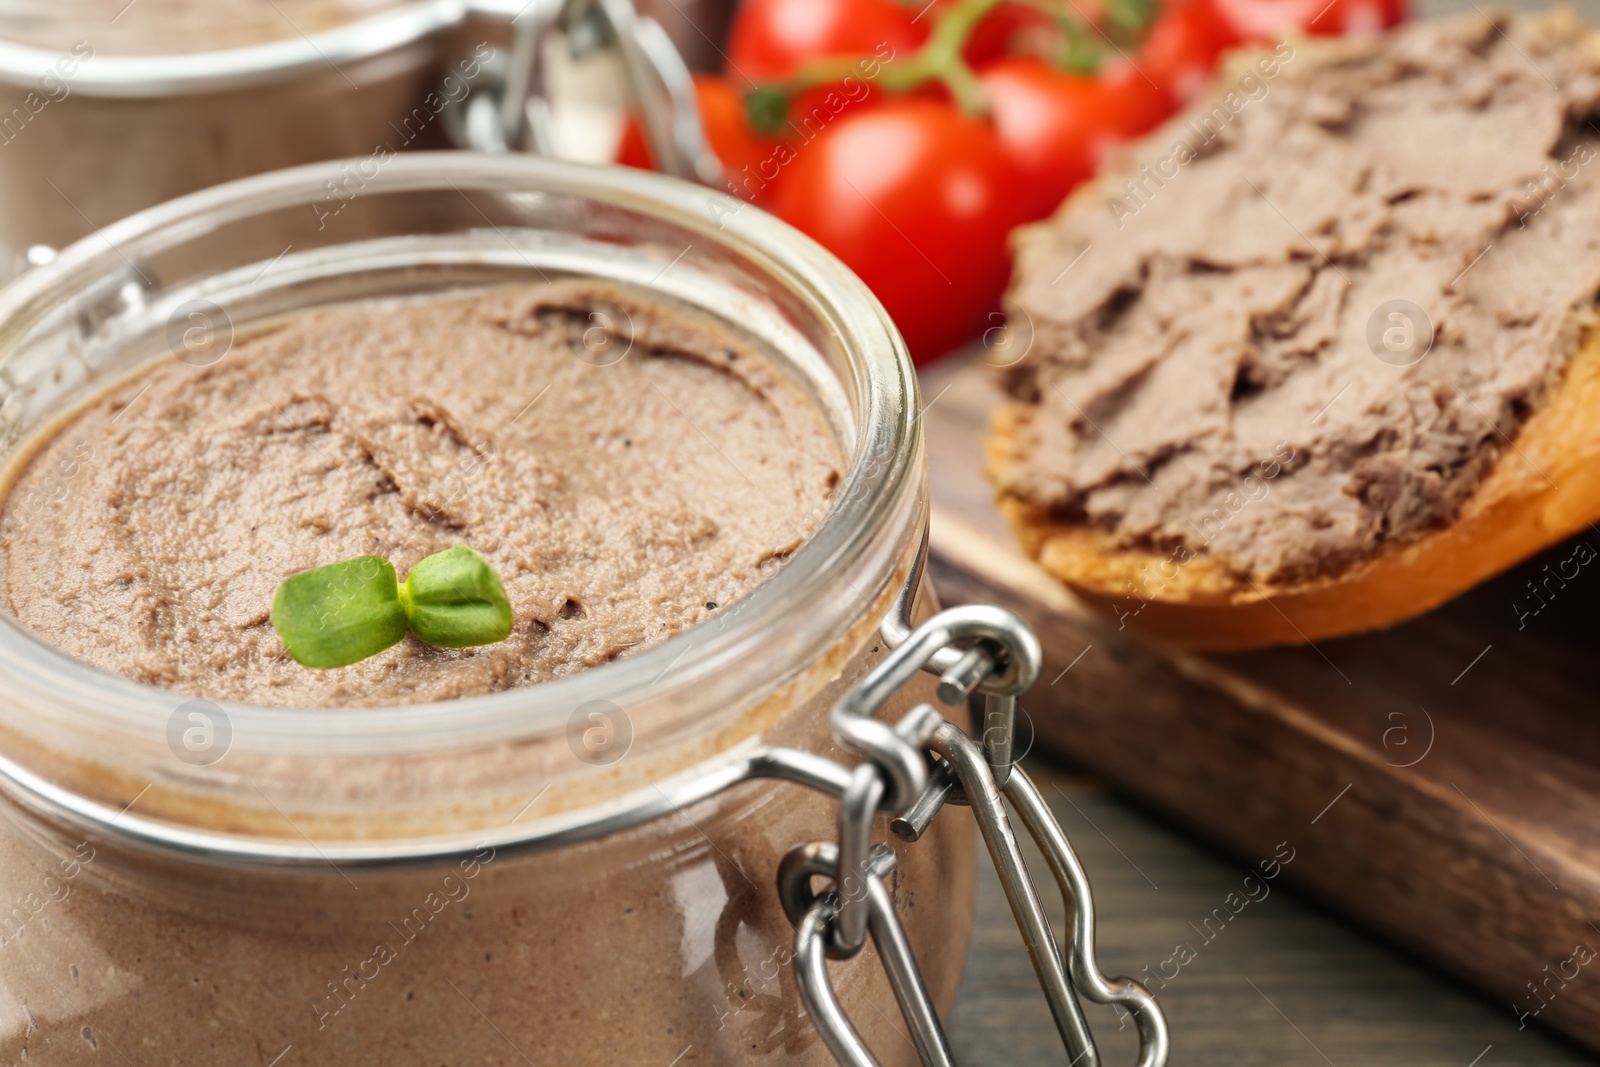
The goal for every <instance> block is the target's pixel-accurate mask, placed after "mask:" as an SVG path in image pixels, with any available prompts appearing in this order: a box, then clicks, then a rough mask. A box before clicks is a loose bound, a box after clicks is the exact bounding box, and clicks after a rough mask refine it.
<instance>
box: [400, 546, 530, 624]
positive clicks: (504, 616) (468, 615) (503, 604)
mask: <svg viewBox="0 0 1600 1067" xmlns="http://www.w3.org/2000/svg"><path fill="white" fill-rule="evenodd" d="M400 602H401V604H402V605H404V607H405V612H406V617H407V618H408V619H409V620H410V622H411V632H412V633H414V634H416V635H417V637H419V638H421V639H422V640H423V641H426V642H427V643H428V644H430V645H438V646H440V647H441V648H467V647H469V646H471V645H490V644H494V643H495V642H496V641H504V640H505V639H506V636H507V635H508V634H510V633H511V603H510V602H509V601H508V600H506V591H505V589H504V588H502V587H501V585H500V579H499V578H497V577H495V573H494V570H493V569H492V568H491V567H490V566H489V562H488V561H487V560H485V559H484V558H483V557H482V556H480V555H478V554H477V553H476V552H474V551H473V550H472V549H470V548H468V547H467V546H466V545H457V546H456V547H454V548H451V549H447V550H446V551H444V552H438V553H435V554H434V555H431V556H429V557H427V558H426V559H424V560H422V561H421V562H419V563H418V564H417V565H416V566H415V567H412V568H411V573H410V574H408V575H406V581H405V584H404V585H402V586H401V587H400Z"/></svg>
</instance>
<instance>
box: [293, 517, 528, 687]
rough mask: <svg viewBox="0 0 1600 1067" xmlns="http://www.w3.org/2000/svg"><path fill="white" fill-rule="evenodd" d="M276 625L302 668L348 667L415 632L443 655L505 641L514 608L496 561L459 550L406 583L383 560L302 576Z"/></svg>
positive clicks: (427, 564) (419, 569)
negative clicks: (493, 565) (449, 650)
mask: <svg viewBox="0 0 1600 1067" xmlns="http://www.w3.org/2000/svg"><path fill="white" fill-rule="evenodd" d="M272 625H273V626H274V627H275V628H276V629H277V631H278V636H279V637H281V638H283V647H284V648H285V649H286V650H287V651H288V653H289V655H290V656H292V657H293V658H294V660H295V662H297V663H300V664H302V665H303V666H306V667H318V668H330V667H347V666H349V665H350V664H352V663H359V662H360V661H361V660H364V659H366V658H367V657H369V656H376V655H377V654H378V653H379V652H382V651H383V650H384V649H386V648H390V647H392V646H393V645H395V644H397V643H398V642H399V641H400V639H401V638H403V637H404V636H405V635H406V630H407V628H408V627H409V629H410V630H411V632H412V633H414V634H416V635H417V638H418V639H419V640H422V641H426V642H427V643H428V644H430V645H437V646H439V647H441V648H468V647H471V646H473V645H490V644H494V643H495V642H496V641H504V640H505V639H506V637H507V635H509V634H510V633H511V603H510V602H509V601H508V600H507V599H506V592H505V589H504V588H502V587H501V585H500V579H499V578H497V577H496V576H495V573H494V570H493V568H491V567H490V566H489V562H488V561H487V560H485V559H484V558H483V557H482V556H480V555H478V553H476V552H474V551H473V550H472V549H470V548H468V547H467V546H466V545H457V546H456V547H455V548H451V549H447V550H446V551H444V552H438V553H435V554H434V555H431V556H429V557H427V558H426V559H424V560H421V561H420V562H419V563H418V564H417V565H416V566H415V567H413V568H411V573H410V574H408V575H406V580H405V582H404V584H402V583H400V582H399V581H397V580H396V578H395V571H394V565H393V564H392V563H390V562H389V561H388V560H386V559H382V558H380V557H378V556H358V557H357V558H355V559H350V560H345V561H344V562H342V563H332V564H329V565H328V566H326V567H318V568H317V569H316V570H312V571H306V572H305V573H303V574H296V575H295V576H294V577H292V578H289V579H287V580H285V581H284V583H283V584H282V585H280V586H278V591H277V593H276V594H275V595H274V596H273V598H272Z"/></svg>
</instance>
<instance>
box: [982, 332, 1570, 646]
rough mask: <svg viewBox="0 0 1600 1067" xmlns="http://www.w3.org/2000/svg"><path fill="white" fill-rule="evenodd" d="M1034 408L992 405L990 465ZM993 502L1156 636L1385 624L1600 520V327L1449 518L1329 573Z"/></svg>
mask: <svg viewBox="0 0 1600 1067" xmlns="http://www.w3.org/2000/svg"><path fill="white" fill-rule="evenodd" d="M1030 414H1031V409H1030V408H1028V407H1027V406H1025V405H1019V404H1007V405H1005V406H1003V407H1002V408H1001V409H1000V410H999V411H998V412H996V414H995V418H994V422H993V425H992V427H991V434H990V437H989V441H988V453H989V454H988V461H989V466H990V470H991V472H992V471H993V470H994V469H995V467H996V465H998V464H1004V463H1007V462H1009V461H1011V460H1012V459H1013V458H1014V453H1013V449H1014V447H1015V442H1016V431H1017V428H1018V426H1019V425H1020V424H1021V423H1022V422H1024V421H1025V420H1027V419H1028V418H1029V417H1030ZM998 501H999V506H1000V511H1001V513H1002V514H1004V515H1005V517H1006V520H1007V521H1008V522H1009V523H1010V524H1011V527H1012V529H1014V530H1015V531H1016V533H1017V536H1018V538H1019V539H1020V540H1021V542H1022V546H1023V549H1024V551H1026V552H1027V554H1028V555H1029V556H1031V557H1033V558H1034V559H1036V560H1038V561H1039V563H1040V564H1041V565H1042V566H1043V567H1044V569H1045V570H1047V571H1049V572H1050V573H1051V574H1053V575H1055V576H1056V577H1057V578H1059V579H1061V580H1062V581H1063V582H1065V583H1066V584H1067V585H1068V586H1070V587H1071V588H1072V589H1073V590H1074V591H1075V592H1077V593H1078V594H1079V595H1081V596H1083V597H1084V598H1086V599H1087V600H1089V601H1090V602H1091V603H1093V604H1095V605H1097V606H1099V607H1101V608H1103V609H1104V610H1106V611H1108V612H1110V613H1112V614H1114V615H1115V616H1117V617H1119V618H1125V619H1127V620H1128V624H1129V625H1130V626H1137V628H1138V632H1139V633H1140V634H1143V635H1148V636H1150V637H1152V638H1156V639H1158V640H1164V641H1169V642H1172V643H1175V644H1180V645H1183V646H1186V647H1190V648H1205V649H1239V648H1255V647H1260V646H1263V645H1274V644H1294V643H1304V642H1307V641H1315V640H1317V639H1318V638H1322V637H1330V636H1336V635H1339V634H1347V633H1355V632H1358V631H1361V630H1370V629H1375V628H1378V627H1382V626H1388V625H1391V624H1393V623H1396V622H1400V621H1402V620H1404V619H1407V618H1410V617H1412V616H1414V615H1418V614H1420V613H1422V612H1424V611H1427V610H1428V609H1429V608H1432V607H1435V606H1437V605H1438V604H1441V603H1443V602H1444V601H1446V600H1449V599H1450V598H1451V597H1453V596H1456V595H1457V594H1459V593H1462V592H1464V591H1466V590H1467V589H1470V588H1471V587H1472V586H1474V585H1476V584H1477V583H1478V582H1481V581H1483V580H1484V579H1486V578H1488V577H1490V576H1492V575H1494V574H1497V573H1499V572H1500V571H1502V570H1505V569H1506V568H1507V567H1510V566H1513V565H1514V564H1516V563H1517V562H1519V561H1521V560H1523V559H1525V558H1527V557H1528V556H1530V555H1532V554H1533V553H1535V552H1538V551H1539V550H1540V549H1542V548H1546V547H1548V546H1550V545H1552V544H1554V543H1555V542H1557V541H1560V540H1561V539H1563V538H1565V537H1567V536H1569V535H1571V534H1573V533H1575V532H1577V531H1579V530H1582V529H1584V528H1585V527H1590V526H1591V525H1592V524H1593V523H1596V522H1600V332H1596V333H1593V334H1591V335H1590V336H1589V337H1588V338H1587V339H1586V340H1585V342H1584V343H1583V345H1582V347H1581V348H1580V350H1579V351H1578V352H1577V353H1576V354H1575V355H1574V356H1573V357H1572V359H1571V361H1570V363H1569V364H1568V366H1567V370H1566V373H1565V374H1564V375H1563V377H1562V381H1561V384H1560V386H1559V387H1558V388H1557V389H1556V391H1555V392H1554V394H1553V395H1551V396H1550V397H1549V398H1548V399H1547V400H1546V402H1545V403H1544V404H1543V406H1541V407H1540V409H1539V410H1538V411H1536V412H1535V413H1534V414H1533V416H1532V417H1531V418H1530V419H1529V420H1528V421H1527V423H1526V424H1525V425H1524V426H1523V427H1522V430H1521V432H1520V433H1518V434H1517V436H1516V439H1515V441H1514V447H1510V448H1507V449H1506V450H1505V451H1504V452H1503V453H1502V454H1501V456H1500V458H1499V459H1498V460H1497V461H1496V462H1495V465H1494V467H1493V469H1492V470H1491V471H1490V473H1489V476H1488V477H1487V478H1486V479H1485V480H1484V481H1483V482H1481V483H1480V484H1479V485H1478V487H1477V489H1476V491H1475V492H1474V493H1473V494H1472V496H1471V497H1470V498H1469V499H1468V500H1467V503H1466V504H1465V506H1464V507H1462V509H1461V511H1460V514H1459V516H1458V517H1457V518H1456V520H1455V522H1454V523H1452V524H1451V525H1449V526H1447V527H1445V528H1444V529H1442V530H1439V531H1437V532H1435V533H1431V534H1428V535H1426V536H1424V537H1422V538H1421V539H1419V540H1416V541H1413V542H1411V543H1410V544H1406V545H1404V546H1401V547H1397V548H1393V549H1390V550H1389V551H1386V552H1384V553H1383V554H1382V555H1380V556H1378V557H1377V558H1376V559H1373V560H1369V561H1367V562H1365V563H1361V564H1357V565H1356V566H1354V567H1351V568H1349V569H1348V570H1345V571H1343V572H1341V573H1339V574H1337V575H1335V576H1333V577H1325V578H1317V579H1313V580H1311V581H1306V582H1300V583H1288V584H1282V585H1276V584H1261V583H1257V582H1253V581H1250V580H1240V579H1239V578H1237V577H1235V576H1234V575H1232V574H1230V573H1229V572H1228V571H1227V570H1226V569H1225V568H1223V567H1221V566H1219V565H1218V564H1217V563H1216V562H1215V561H1214V560H1211V559H1209V558H1207V557H1206V556H1204V555H1197V556H1195V557H1194V558H1193V559H1191V560H1190V561H1189V562H1187V563H1183V564H1179V565H1174V564H1173V563H1172V562H1171V556H1170V554H1156V553H1151V552H1140V551H1129V550H1125V549H1119V548H1117V547H1116V546H1115V544H1114V543H1112V542H1111V539H1110V538H1108V537H1107V536H1106V535H1105V534H1102V533H1099V532H1098V531H1095V530H1092V529H1088V528H1086V527H1083V526H1081V525H1072V524H1067V523H1061V522H1057V521H1055V520H1053V519H1051V517H1050V515H1049V513H1048V511H1046V510H1045V509H1043V508H1040V507H1038V506H1037V505H1034V504H1030V503H1029V502H1027V501H1025V500H1022V499H1020V498H1018V497H1016V496H1012V495H1010V494H1008V493H1005V492H1001V493H1000V494H999V496H998ZM1597 536H1600V535H1597ZM1169 575H1170V577H1168V576H1169Z"/></svg>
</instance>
